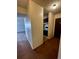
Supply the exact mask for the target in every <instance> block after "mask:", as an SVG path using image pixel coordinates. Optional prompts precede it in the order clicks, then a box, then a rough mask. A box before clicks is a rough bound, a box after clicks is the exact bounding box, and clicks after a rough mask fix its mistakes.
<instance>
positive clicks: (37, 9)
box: [29, 0, 43, 49]
mask: <svg viewBox="0 0 79 59" xmlns="http://www.w3.org/2000/svg"><path fill="white" fill-rule="evenodd" d="M29 18H30V20H31V26H32V49H35V48H37V47H38V46H40V45H41V44H42V43H43V8H42V7H41V6H39V5H38V4H36V3H35V2H33V1H31V0H30V2H29Z"/></svg>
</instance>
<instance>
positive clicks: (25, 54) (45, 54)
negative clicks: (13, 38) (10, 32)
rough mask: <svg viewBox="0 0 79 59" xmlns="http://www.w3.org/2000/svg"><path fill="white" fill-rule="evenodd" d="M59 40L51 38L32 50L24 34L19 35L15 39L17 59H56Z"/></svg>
mask: <svg viewBox="0 0 79 59" xmlns="http://www.w3.org/2000/svg"><path fill="white" fill-rule="evenodd" d="M58 47H59V39H58V38H52V39H50V40H47V41H46V42H45V43H43V45H41V46H40V47H38V48H37V49H35V50H32V48H31V46H30V44H29V42H28V41H27V39H26V37H25V34H24V33H21V34H20V33H19V34H18V38H17V59H57V55H58Z"/></svg>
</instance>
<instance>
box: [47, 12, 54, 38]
mask: <svg viewBox="0 0 79 59" xmlns="http://www.w3.org/2000/svg"><path fill="white" fill-rule="evenodd" d="M54 23H55V20H54V14H53V13H52V12H49V13H48V39H50V38H52V37H53V36H54Z"/></svg>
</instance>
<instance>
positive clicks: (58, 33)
mask: <svg viewBox="0 0 79 59" xmlns="http://www.w3.org/2000/svg"><path fill="white" fill-rule="evenodd" d="M60 36H61V18H56V19H55V32H54V37H56V38H59V39H60Z"/></svg>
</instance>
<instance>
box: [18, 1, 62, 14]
mask: <svg viewBox="0 0 79 59" xmlns="http://www.w3.org/2000/svg"><path fill="white" fill-rule="evenodd" d="M28 1H29V0H17V4H18V5H19V6H21V7H24V8H27V6H28ZM33 1H34V2H36V3H37V4H39V5H40V6H42V7H44V12H45V14H47V13H48V12H49V11H51V12H53V13H58V12H61V0H33ZM52 3H55V4H58V6H57V8H56V9H49V6H50V5H51V4H52Z"/></svg>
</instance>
